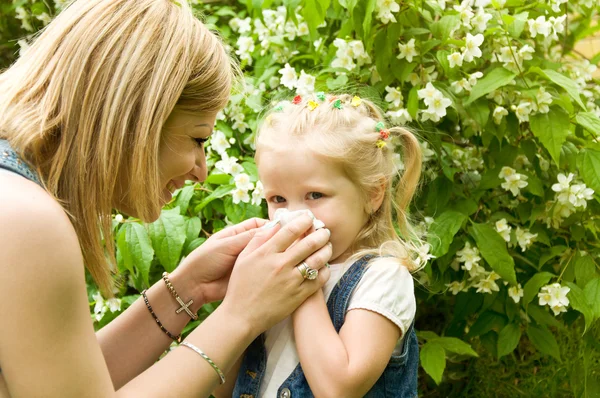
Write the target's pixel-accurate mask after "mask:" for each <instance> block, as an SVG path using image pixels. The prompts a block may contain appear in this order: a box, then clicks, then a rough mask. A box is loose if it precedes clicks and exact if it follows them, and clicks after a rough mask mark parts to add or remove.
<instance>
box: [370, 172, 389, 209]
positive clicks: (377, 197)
mask: <svg viewBox="0 0 600 398" xmlns="http://www.w3.org/2000/svg"><path fill="white" fill-rule="evenodd" d="M386 187H387V181H386V180H385V178H381V179H380V180H379V184H378V185H377V188H375V190H374V191H373V193H372V194H371V198H370V200H369V204H370V205H371V212H372V213H375V212H376V211H377V210H379V208H380V207H381V204H382V203H383V199H384V198H385V189H386Z"/></svg>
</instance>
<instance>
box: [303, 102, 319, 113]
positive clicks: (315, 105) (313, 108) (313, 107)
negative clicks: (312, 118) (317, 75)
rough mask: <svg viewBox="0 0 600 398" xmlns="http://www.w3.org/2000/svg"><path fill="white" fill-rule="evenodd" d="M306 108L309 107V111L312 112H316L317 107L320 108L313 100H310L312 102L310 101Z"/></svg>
mask: <svg viewBox="0 0 600 398" xmlns="http://www.w3.org/2000/svg"><path fill="white" fill-rule="evenodd" d="M306 106H307V107H308V109H310V110H311V111H314V110H315V108H316V107H317V106H319V104H317V103H316V102H315V101H313V100H310V101H308V103H307V104H306Z"/></svg>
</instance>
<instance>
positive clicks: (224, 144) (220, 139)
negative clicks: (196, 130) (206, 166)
mask: <svg viewBox="0 0 600 398" xmlns="http://www.w3.org/2000/svg"><path fill="white" fill-rule="evenodd" d="M209 146H210V149H211V150H213V151H215V152H217V153H218V154H219V155H223V154H224V153H225V151H226V150H227V148H231V144H229V141H228V140H227V137H226V136H225V134H224V133H223V132H221V131H219V130H215V131H214V132H213V134H212V135H211V137H210V144H209Z"/></svg>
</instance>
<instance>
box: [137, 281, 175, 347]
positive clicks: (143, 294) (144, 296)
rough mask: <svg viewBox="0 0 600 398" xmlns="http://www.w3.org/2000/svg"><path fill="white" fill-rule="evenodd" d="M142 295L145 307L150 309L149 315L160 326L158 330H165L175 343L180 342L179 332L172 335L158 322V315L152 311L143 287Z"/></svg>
mask: <svg viewBox="0 0 600 398" xmlns="http://www.w3.org/2000/svg"><path fill="white" fill-rule="evenodd" d="M142 297H143V298H144V302H145V303H146V307H148V311H150V315H152V318H154V320H155V321H156V324H157V325H158V327H159V328H160V330H162V331H163V332H165V334H166V335H167V336H169V337H170V338H171V339H173V340H175V341H176V342H177V343H181V334H179V335H177V336H174V335H173V334H172V333H171V332H169V331H168V330H167V329H166V328H165V327H164V326H163V324H162V323H161V322H160V320H159V319H158V317H157V316H156V314H155V313H154V310H152V306H151V305H150V302H149V301H148V296H146V289H144V291H143V292H142Z"/></svg>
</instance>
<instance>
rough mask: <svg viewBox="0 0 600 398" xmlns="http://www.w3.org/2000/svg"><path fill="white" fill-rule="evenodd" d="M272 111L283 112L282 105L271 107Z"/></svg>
mask: <svg viewBox="0 0 600 398" xmlns="http://www.w3.org/2000/svg"><path fill="white" fill-rule="evenodd" d="M273 111H275V112H283V105H277V106H276V107H275V108H273Z"/></svg>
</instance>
